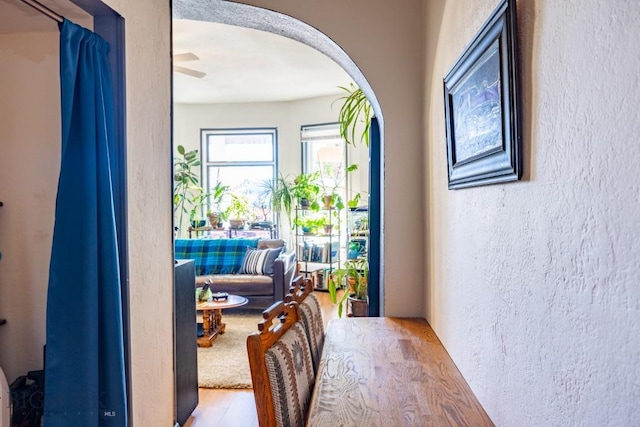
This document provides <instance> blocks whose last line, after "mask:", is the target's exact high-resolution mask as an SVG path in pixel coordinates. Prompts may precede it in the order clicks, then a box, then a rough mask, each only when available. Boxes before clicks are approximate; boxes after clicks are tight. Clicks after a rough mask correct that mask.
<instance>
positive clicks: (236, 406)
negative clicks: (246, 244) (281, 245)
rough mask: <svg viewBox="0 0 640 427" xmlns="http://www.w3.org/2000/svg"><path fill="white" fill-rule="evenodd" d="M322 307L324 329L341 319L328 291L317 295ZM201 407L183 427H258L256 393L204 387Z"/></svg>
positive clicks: (200, 400) (200, 399) (201, 392)
mask: <svg viewBox="0 0 640 427" xmlns="http://www.w3.org/2000/svg"><path fill="white" fill-rule="evenodd" d="M316 296H317V297H318V299H319V300H320V305H321V307H322V316H323V319H324V323H325V327H326V326H327V322H329V320H331V319H337V318H338V310H337V307H336V306H334V305H333V304H331V300H330V299H329V294H328V293H327V292H316ZM198 397H199V402H200V403H199V405H198V407H197V408H196V409H195V411H193V414H192V415H191V417H189V419H188V420H187V422H186V423H185V424H184V426H183V427H205V426H206V427H222V426H224V427H258V416H257V413H256V403H255V400H254V399H253V390H221V389H210V388H201V389H200V390H199V393H198Z"/></svg>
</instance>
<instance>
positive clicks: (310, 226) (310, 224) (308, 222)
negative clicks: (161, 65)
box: [294, 215, 326, 235]
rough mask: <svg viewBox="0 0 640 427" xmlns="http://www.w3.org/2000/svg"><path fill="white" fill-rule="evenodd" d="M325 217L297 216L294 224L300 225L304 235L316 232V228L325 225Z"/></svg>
mask: <svg viewBox="0 0 640 427" xmlns="http://www.w3.org/2000/svg"><path fill="white" fill-rule="evenodd" d="M325 222H326V218H325V216H324V215H322V216H315V217H314V216H304V217H297V218H296V219H295V221H294V223H295V225H297V226H298V227H300V229H301V230H302V233H303V234H305V235H315V234H318V229H319V228H320V227H322V226H323V225H325Z"/></svg>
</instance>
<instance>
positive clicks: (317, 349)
mask: <svg viewBox="0 0 640 427" xmlns="http://www.w3.org/2000/svg"><path fill="white" fill-rule="evenodd" d="M292 301H294V302H296V303H298V307H299V308H300V321H301V322H302V324H303V326H304V330H305V332H306V334H307V339H308V341H309V348H310V349H311V360H312V361H313V370H314V372H318V365H319V364H320V356H321V355H322V346H323V345H324V333H325V331H324V321H323V320H322V310H321V309H320V301H319V300H318V297H316V295H315V293H314V292H313V283H312V282H311V280H310V279H305V278H303V277H302V276H298V277H296V278H295V279H293V281H292V283H291V287H290V288H289V293H288V294H287V295H286V296H285V302H292Z"/></svg>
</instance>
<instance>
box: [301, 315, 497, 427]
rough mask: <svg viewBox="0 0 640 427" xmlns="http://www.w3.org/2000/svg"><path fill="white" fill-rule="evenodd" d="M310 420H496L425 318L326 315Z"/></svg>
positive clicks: (313, 423) (393, 423) (385, 424)
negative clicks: (329, 318) (334, 317)
mask: <svg viewBox="0 0 640 427" xmlns="http://www.w3.org/2000/svg"><path fill="white" fill-rule="evenodd" d="M307 426H309V427H323V426H327V427H329V426H331V427H335V426H344V427H347V426H357V427H364V426H367V427H368V426H371V427H373V426H380V427H399V426H420V427H424V426H493V423H492V421H491V419H490V418H489V416H488V415H487V414H486V412H485V411H484V409H483V408H482V406H481V405H480V403H479V402H478V400H477V399H476V397H475V396H474V394H473V392H472V391H471V389H470V388H469V385H468V384H467V382H466V381H465V379H464V378H463V377H462V374H461V373H460V371H458V368H457V367H456V366H455V364H454V363H453V360H451V358H450V357H449V354H448V353H447V351H446V350H445V348H444V347H443V346H442V344H441V343H440V340H439V339H438V337H437V336H436V335H435V333H434V332H433V330H432V329H431V326H429V324H428V323H427V322H426V320H424V319H405V318H388V317H368V318H345V319H335V320H331V321H330V322H329V325H328V327H327V332H326V336H325V341H324V348H323V350H322V357H321V359H320V366H319V368H318V373H317V375H316V382H315V386H314V390H313V396H312V400H311V404H310V408H309V413H308V418H307Z"/></svg>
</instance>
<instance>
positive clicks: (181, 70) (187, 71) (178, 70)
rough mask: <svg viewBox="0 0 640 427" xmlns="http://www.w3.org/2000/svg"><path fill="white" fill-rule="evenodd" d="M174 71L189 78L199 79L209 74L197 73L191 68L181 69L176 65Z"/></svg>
mask: <svg viewBox="0 0 640 427" xmlns="http://www.w3.org/2000/svg"><path fill="white" fill-rule="evenodd" d="M173 70H174V71H177V72H178V73H182V74H186V75H188V76H192V77H197V78H199V79H201V78H203V77H204V76H206V75H207V73H203V72H202V71H196V70H192V69H190V68H184V67H180V66H178V65H174V66H173Z"/></svg>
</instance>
